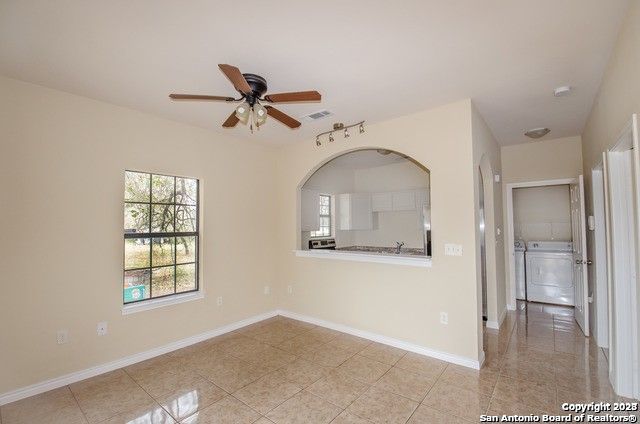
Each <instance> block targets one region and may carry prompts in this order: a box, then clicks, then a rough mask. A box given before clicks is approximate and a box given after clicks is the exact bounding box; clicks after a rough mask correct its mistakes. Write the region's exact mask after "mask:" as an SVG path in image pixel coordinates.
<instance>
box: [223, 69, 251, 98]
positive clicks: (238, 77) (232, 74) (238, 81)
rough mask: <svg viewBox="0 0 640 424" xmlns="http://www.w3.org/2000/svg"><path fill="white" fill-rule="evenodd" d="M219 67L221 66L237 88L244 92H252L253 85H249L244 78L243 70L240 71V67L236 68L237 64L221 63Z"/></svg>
mask: <svg viewBox="0 0 640 424" xmlns="http://www.w3.org/2000/svg"><path fill="white" fill-rule="evenodd" d="M218 67H219V68H220V70H221V71H222V73H224V74H225V75H226V76H227V78H229V80H230V81H231V83H232V84H233V86H234V87H235V88H236V90H238V91H240V92H241V93H244V94H249V93H251V87H250V86H249V83H248V82H247V80H246V79H244V76H243V75H242V72H240V69H238V68H236V67H235V66H231V65H226V64H220V65H218Z"/></svg>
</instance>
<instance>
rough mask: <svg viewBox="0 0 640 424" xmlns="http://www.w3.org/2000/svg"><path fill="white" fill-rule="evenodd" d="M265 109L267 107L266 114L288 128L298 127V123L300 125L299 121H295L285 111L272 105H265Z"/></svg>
mask: <svg viewBox="0 0 640 424" xmlns="http://www.w3.org/2000/svg"><path fill="white" fill-rule="evenodd" d="M265 109H267V114H268V115H269V116H271V117H272V118H274V119H276V120H278V121H280V122H282V123H283V124H285V125H286V126H287V127H289V128H298V127H299V126H300V125H302V124H301V123H300V122H298V121H296V120H295V119H293V118H292V117H290V116H289V115H287V114H286V113H284V112H281V111H279V110H278V109H276V108H275V107H273V106H265Z"/></svg>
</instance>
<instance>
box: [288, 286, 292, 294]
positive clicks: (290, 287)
mask: <svg viewBox="0 0 640 424" xmlns="http://www.w3.org/2000/svg"><path fill="white" fill-rule="evenodd" d="M287 293H289V294H293V286H292V285H291V284H289V285H288V286H287Z"/></svg>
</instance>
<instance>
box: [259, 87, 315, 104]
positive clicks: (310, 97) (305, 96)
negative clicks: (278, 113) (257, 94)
mask: <svg viewBox="0 0 640 424" xmlns="http://www.w3.org/2000/svg"><path fill="white" fill-rule="evenodd" d="M321 99H322V96H321V95H320V93H318V92H317V91H315V90H314V91H294V92H292V93H276V94H269V95H267V96H265V100H266V101H268V102H272V103H286V102H319V101H320V100H321Z"/></svg>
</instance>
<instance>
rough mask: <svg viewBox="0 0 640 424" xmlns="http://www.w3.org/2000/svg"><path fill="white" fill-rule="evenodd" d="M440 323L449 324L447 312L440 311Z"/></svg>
mask: <svg viewBox="0 0 640 424" xmlns="http://www.w3.org/2000/svg"><path fill="white" fill-rule="evenodd" d="M440 324H445V325H446V324H449V314H448V313H446V312H440Z"/></svg>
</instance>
